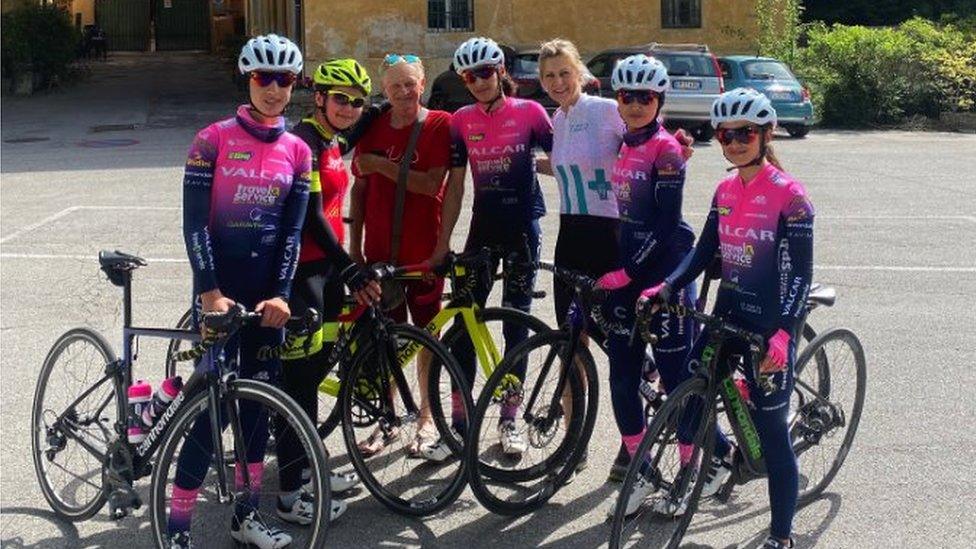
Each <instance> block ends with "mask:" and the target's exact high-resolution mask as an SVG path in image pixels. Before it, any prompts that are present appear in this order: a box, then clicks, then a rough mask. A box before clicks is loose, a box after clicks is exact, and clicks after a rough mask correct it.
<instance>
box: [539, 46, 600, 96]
mask: <svg viewBox="0 0 976 549" xmlns="http://www.w3.org/2000/svg"><path fill="white" fill-rule="evenodd" d="M559 56H566V57H567V58H568V59H569V62H570V63H571V64H572V65H573V66H574V67H576V71H577V72H579V75H580V85H581V86H582V85H583V84H585V83H586V81H587V80H588V79H589V77H590V70H589V69H587V68H586V65H585V64H584V63H583V58H581V57H580V53H579V50H578V49H576V44H573V43H572V42H570V41H569V40H566V39H565V38H554V39H552V40H549V41H548V42H543V43H542V44H541V45H540V46H539V76H540V77H541V76H542V63H543V62H544V61H545V60H546V59H552V58H554V57H559Z"/></svg>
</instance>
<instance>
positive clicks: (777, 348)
mask: <svg viewBox="0 0 976 549" xmlns="http://www.w3.org/2000/svg"><path fill="white" fill-rule="evenodd" d="M768 343H769V344H768V345H767V346H766V357H765V358H763V360H762V362H761V363H760V364H759V373H762V374H773V373H776V372H782V371H783V370H785V369H786V358H787V354H788V353H789V349H790V334H788V333H786V332H785V331H784V330H783V329H782V328H781V329H779V330H776V333H775V334H773V335H772V337H770V338H769V341H768Z"/></svg>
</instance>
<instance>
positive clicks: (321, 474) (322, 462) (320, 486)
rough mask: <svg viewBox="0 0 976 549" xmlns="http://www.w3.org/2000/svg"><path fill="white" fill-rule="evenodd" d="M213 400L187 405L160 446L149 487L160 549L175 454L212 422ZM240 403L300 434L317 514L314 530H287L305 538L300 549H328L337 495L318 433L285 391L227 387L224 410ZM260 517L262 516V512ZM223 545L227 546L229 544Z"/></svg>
mask: <svg viewBox="0 0 976 549" xmlns="http://www.w3.org/2000/svg"><path fill="white" fill-rule="evenodd" d="M208 396H209V392H208V391H207V390H203V391H200V392H198V393H197V394H195V395H194V396H192V397H191V398H190V399H189V401H188V402H186V403H185V404H183V406H182V409H180V410H179V411H177V413H176V415H175V416H174V417H173V419H172V420H171V422H172V423H170V425H169V426H168V427H167V429H166V432H165V435H164V438H163V442H162V444H161V445H160V449H159V453H158V454H157V461H156V466H155V467H154V468H153V475H152V483H151V486H150V523H151V525H150V528H151V530H152V532H153V538H154V540H155V542H156V546H157V547H160V548H163V547H168V545H167V543H168V535H167V532H166V528H167V513H168V505H167V499H166V495H167V487H168V486H169V485H170V484H171V482H172V481H171V479H170V475H169V473H168V471H169V469H170V466H171V465H173V464H174V463H175V461H176V460H178V455H177V453H176V451H177V449H178V448H179V447H180V445H181V442H183V439H184V435H185V434H186V433H187V431H188V430H189V429H190V428H191V427H192V422H193V421H195V420H196V419H197V418H198V417H200V418H201V419H204V420H206V419H207V416H206V415H203V414H204V413H205V412H206V411H207V409H208V407H209V399H208ZM241 400H250V401H256V402H258V403H260V404H263V405H264V406H265V407H267V408H269V412H268V413H269V415H273V416H274V417H275V421H286V422H288V425H290V426H291V428H292V429H293V430H294V432H295V437H296V439H297V440H298V441H299V443H300V444H302V445H303V447H304V448H305V450H306V452H305V455H306V457H307V458H308V463H309V469H310V471H311V476H310V479H309V480H308V482H307V483H306V484H305V489H306V490H307V491H309V492H310V493H312V494H314V495H315V502H316V505H314V508H315V510H314V512H313V515H312V520H311V524H310V525H308V526H305V527H301V528H298V527H295V526H292V525H289V526H286V527H285V528H284V529H285V530H286V531H288V532H290V533H292V534H295V533H301V534H304V537H303V539H302V540H300V541H299V540H297V539H295V540H293V542H292V543H293V544H294V545H295V546H297V547H315V548H321V547H325V538H326V535H327V533H328V525H329V512H330V508H331V501H332V494H331V492H330V488H329V462H328V455H327V453H326V450H325V447H324V446H323V445H322V443H321V440H320V439H319V438H318V435H317V433H316V432H315V426H314V425H313V424H312V421H311V420H310V419H309V418H308V416H307V415H306V414H305V412H304V411H303V410H302V409H301V407H300V406H299V405H298V404H297V403H296V402H295V401H294V400H293V399H292V398H291V397H289V396H288V395H287V394H286V393H285V392H284V391H282V390H281V389H279V388H277V387H275V386H273V385H270V384H268V383H264V382H261V381H255V380H251V379H235V380H231V381H229V382H228V383H227V385H226V390H225V391H224V393H223V394H222V395H221V401H220V404H221V405H223V406H224V407H226V406H229V405H230V403H232V402H234V401H241ZM225 409H226V408H225ZM230 427H231V430H232V431H233V429H234V428H235V427H234V426H230ZM268 430H269V432H270V430H271V427H270V425H269V426H268ZM213 457H214V456H211V459H213ZM268 457H269V455H268V453H266V455H265V459H268ZM221 460H222V462H224V463H225V461H224V460H226V457H225V456H222V457H221ZM276 469H277V467H276ZM213 470H214V462H213V461H211V464H210V467H208V469H207V471H208V473H207V475H208V476H209V475H210V473H211V472H212V471H213ZM267 474H268V473H265V475H267ZM229 476H230V477H231V479H233V475H229ZM275 480H277V479H275ZM205 481H206V479H204V482H205ZM231 482H233V480H231ZM232 489H233V487H232ZM272 493H277V492H272ZM201 497H205V496H204V495H203V491H202V490H201V494H200V496H198V504H197V510H196V512H195V513H194V515H195V516H196V517H197V518H200V515H201V510H200V509H199V507H200V505H199V499H200V498H201ZM217 503H218V504H220V505H227V506H228V507H229V508H231V509H232V508H233V506H232V505H228V504H225V503H221V502H219V501H218V502H217ZM258 511H259V513H260V510H258ZM261 514H262V515H263V516H268V515H270V514H271V513H261ZM274 520H275V519H272V521H274ZM202 521H203V522H204V524H203V529H204V531H206V532H211V533H212V532H215V531H222V529H221V528H220V527H219V526H217V524H216V521H214V520H212V519H210V518H209V517H208V518H207V519H202ZM272 523H273V522H272ZM228 526H229V523H228ZM194 543H195V544H199V545H202V546H204V547H207V546H214V545H218V543H219V542H208V541H202V542H201V541H199V540H195V541H194ZM222 544H226V540H224V542H223V543H222Z"/></svg>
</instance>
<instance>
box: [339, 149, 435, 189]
mask: <svg viewBox="0 0 976 549" xmlns="http://www.w3.org/2000/svg"><path fill="white" fill-rule="evenodd" d="M355 162H356V168H357V170H358V172H357V173H359V174H360V175H369V174H371V173H378V174H380V175H382V176H383V177H386V178H387V179H390V180H392V181H396V180H397V179H399V177H400V165H399V164H397V163H396V162H393V161H391V160H388V159H386V158H383V157H382V156H380V155H378V154H372V153H364V154H360V155H359V156H357V157H356V160H355ZM445 173H447V168H446V167H445V166H438V167H435V168H431V169H429V170H427V171H419V170H410V171H409V172H408V173H407V190H408V191H410V192H412V193H417V194H425V195H428V196H437V195H438V194H439V193H440V192H441V187H442V186H443V184H444V174H445Z"/></svg>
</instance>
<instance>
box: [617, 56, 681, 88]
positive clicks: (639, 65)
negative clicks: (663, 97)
mask: <svg viewBox="0 0 976 549" xmlns="http://www.w3.org/2000/svg"><path fill="white" fill-rule="evenodd" d="M670 83H671V80H670V79H669V78H668V69H667V68H666V67H665V66H664V63H661V62H660V61H658V60H657V59H654V58H653V57H648V56H646V55H644V54H643V53H638V54H637V55H631V56H630V57H625V58H623V59H621V60H620V61H618V62H617V66H615V67H614V68H613V75H612V76H611V77H610V86H611V87H612V88H613V91H617V90H651V91H653V92H657V93H664V92H666V91H667V89H668V86H669V85H670Z"/></svg>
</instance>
